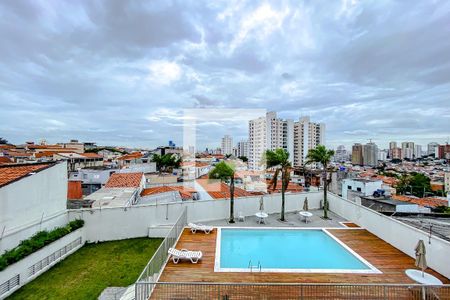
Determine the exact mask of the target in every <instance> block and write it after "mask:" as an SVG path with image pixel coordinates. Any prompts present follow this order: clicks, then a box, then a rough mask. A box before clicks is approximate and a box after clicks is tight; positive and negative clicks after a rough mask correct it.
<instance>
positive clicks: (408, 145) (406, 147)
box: [402, 142, 415, 159]
mask: <svg viewBox="0 0 450 300" xmlns="http://www.w3.org/2000/svg"><path fill="white" fill-rule="evenodd" d="M414 151H415V149H414V143H413V142H403V143H402V155H403V157H402V158H408V159H413V158H414Z"/></svg>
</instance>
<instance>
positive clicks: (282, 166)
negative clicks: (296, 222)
mask: <svg viewBox="0 0 450 300" xmlns="http://www.w3.org/2000/svg"><path fill="white" fill-rule="evenodd" d="M265 160H266V168H267V169H271V168H275V173H274V174H273V177H272V180H271V181H270V183H269V188H270V187H272V189H273V190H275V189H276V187H277V181H278V175H279V174H280V173H281V214H280V220H281V221H285V220H286V219H285V217H284V211H285V195H284V194H285V191H286V188H287V185H288V183H289V180H290V174H289V172H290V168H291V163H290V162H289V152H287V151H286V150H284V149H281V148H278V149H276V150H275V151H271V150H267V151H266V152H265Z"/></svg>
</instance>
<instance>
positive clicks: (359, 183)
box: [342, 178, 383, 200]
mask: <svg viewBox="0 0 450 300" xmlns="http://www.w3.org/2000/svg"><path fill="white" fill-rule="evenodd" d="M382 184H383V181H381V180H368V179H361V178H355V179H350V178H347V179H344V180H343V181H342V198H344V199H347V200H349V198H348V197H349V191H353V192H359V193H361V194H362V196H371V195H373V192H375V191H376V190H377V189H381V186H382Z"/></svg>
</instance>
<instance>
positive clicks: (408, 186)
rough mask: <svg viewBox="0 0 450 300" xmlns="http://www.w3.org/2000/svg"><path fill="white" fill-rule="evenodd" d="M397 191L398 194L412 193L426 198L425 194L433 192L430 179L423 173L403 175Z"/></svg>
mask: <svg viewBox="0 0 450 300" xmlns="http://www.w3.org/2000/svg"><path fill="white" fill-rule="evenodd" d="M396 189H397V191H398V193H400V194H405V193H407V192H409V193H411V194H412V195H414V196H416V197H424V196H425V193H427V192H431V185H430V178H428V177H427V176H426V175H424V174H422V173H415V172H414V173H411V174H409V175H405V174H403V175H402V177H401V178H400V180H399V182H398V184H397V186H396Z"/></svg>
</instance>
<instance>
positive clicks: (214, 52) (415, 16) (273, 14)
mask: <svg viewBox="0 0 450 300" xmlns="http://www.w3.org/2000/svg"><path fill="white" fill-rule="evenodd" d="M0 37H1V44H0V45H1V46H0V69H1V71H0V107H1V108H0V137H4V138H6V139H8V140H9V141H10V142H12V143H23V142H25V141H36V142H38V141H39V140H41V139H45V140H46V141H47V142H63V141H68V140H69V139H78V140H80V141H95V142H97V143H98V144H101V145H127V146H140V147H155V146H158V145H166V144H167V143H168V141H169V140H173V141H175V142H176V143H177V144H183V126H184V122H185V119H186V118H185V117H184V111H185V110H186V109H187V110H191V109H198V110H200V111H201V110H202V109H205V114H204V115H205V118H204V119H203V118H202V113H199V114H198V115H199V120H197V128H199V129H198V130H199V132H198V134H199V136H200V138H199V139H198V143H199V145H197V146H198V147H203V146H210V147H215V146H218V145H219V143H220V137H221V136H223V135H224V134H230V135H232V136H233V137H234V139H235V141H237V140H239V139H242V138H245V137H246V135H247V130H248V129H247V128H248V123H247V120H246V119H245V116H247V115H245V116H244V117H242V118H234V119H233V120H230V118H220V117H217V120H216V121H214V120H211V118H207V117H206V115H207V112H210V111H211V110H212V111H214V110H217V112H220V111H226V110H230V111H235V109H243V110H267V111H277V112H278V115H279V116H281V117H284V118H291V119H294V120H296V119H298V118H299V117H300V116H310V117H311V119H312V120H313V121H315V122H324V123H325V124H326V128H327V130H326V145H327V146H329V147H336V146H337V145H340V144H343V145H346V146H348V147H349V146H350V145H351V144H353V143H355V142H362V143H365V142H368V141H369V139H371V140H373V141H374V142H376V143H377V144H378V145H379V146H380V147H381V148H383V147H386V146H387V143H388V142H389V141H390V140H395V141H398V142H401V141H414V142H416V143H419V144H423V145H425V144H426V143H428V142H432V141H436V142H439V143H444V142H446V141H448V139H449V138H450V2H449V1H432V0H430V1H409V0H405V1H385V0H374V1H356V0H342V1H337V0H336V1H329V0H322V1H320V0H314V1H313V0H304V1H300V0H293V1H282V0H280V1H278V0H277V1H253V0H252V1H241V0H239V1H233V0H224V1H199V0H192V1H188V0H183V1H124V0H116V1H114V0H109V1H61V0H55V1H48V0H47V1H35V0H33V1H31V0H29V1H18V0H15V1H1V2H0ZM217 114H218V115H221V114H220V113H217Z"/></svg>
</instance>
